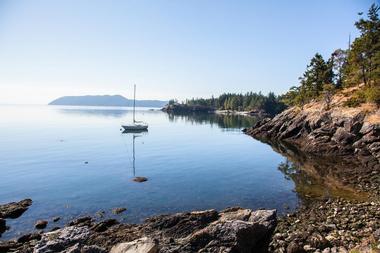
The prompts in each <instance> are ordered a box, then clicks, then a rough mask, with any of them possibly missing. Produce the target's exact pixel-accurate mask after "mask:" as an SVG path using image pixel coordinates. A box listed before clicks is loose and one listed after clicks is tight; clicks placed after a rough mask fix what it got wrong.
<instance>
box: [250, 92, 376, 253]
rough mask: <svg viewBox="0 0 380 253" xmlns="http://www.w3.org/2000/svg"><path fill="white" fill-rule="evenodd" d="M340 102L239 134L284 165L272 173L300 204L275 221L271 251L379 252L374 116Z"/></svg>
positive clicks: (370, 109) (289, 113) (368, 109)
mask: <svg viewBox="0 0 380 253" xmlns="http://www.w3.org/2000/svg"><path fill="white" fill-rule="evenodd" d="M347 97H348V95H347V94H344V93H342V94H338V95H336V96H335V97H334V99H333V102H332V105H331V107H330V108H329V109H328V108H326V105H324V104H323V103H322V102H318V101H316V102H312V103H310V104H307V105H305V106H304V107H303V108H297V107H293V108H290V109H287V110H286V111H284V112H282V113H280V114H278V115H277V116H276V117H274V118H272V119H270V118H266V119H263V120H261V121H258V122H257V123H256V124H255V125H254V126H253V127H251V128H249V129H244V130H243V131H244V132H245V133H246V134H248V135H250V136H252V137H254V138H255V139H258V140H260V141H262V142H265V143H268V144H270V145H271V147H272V148H273V149H274V150H275V151H276V152H279V153H281V154H282V155H284V156H286V157H287V158H288V161H289V163H287V164H282V165H281V166H279V169H280V170H282V171H283V172H284V173H285V175H287V176H288V177H291V178H292V180H293V181H294V182H295V184H296V191H297V193H299V194H300V197H301V199H302V205H301V207H300V208H299V209H298V210H297V211H296V212H295V213H293V214H290V215H288V216H286V217H282V218H280V219H279V221H278V225H277V227H276V231H275V234H274V236H273V237H272V241H271V243H270V247H269V251H270V252H287V253H291V252H294V253H295V252H324V253H329V252H380V202H379V199H380V109H379V108H377V107H376V106H375V105H370V104H367V105H363V106H360V107H357V108H347V107H344V106H342V104H343V103H344V101H345V100H346V99H347ZM305 175H306V176H305ZM314 182H318V184H314ZM315 185H319V187H315ZM342 195H343V196H344V198H340V197H339V196H342Z"/></svg>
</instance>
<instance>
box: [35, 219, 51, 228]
mask: <svg viewBox="0 0 380 253" xmlns="http://www.w3.org/2000/svg"><path fill="white" fill-rule="evenodd" d="M47 224H48V222H47V221H46V220H38V221H37V222H36V224H34V227H35V228H37V229H44V228H46V226H47Z"/></svg>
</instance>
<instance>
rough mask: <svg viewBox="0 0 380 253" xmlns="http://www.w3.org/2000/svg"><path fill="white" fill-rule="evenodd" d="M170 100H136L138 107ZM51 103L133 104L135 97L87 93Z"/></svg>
mask: <svg viewBox="0 0 380 253" xmlns="http://www.w3.org/2000/svg"><path fill="white" fill-rule="evenodd" d="M167 103H168V101H162V100H136V106H137V107H163V106H165V105H166V104H167ZM49 105H73V106H125V107H129V106H133V99H127V98H125V97H123V96H121V95H87V96H64V97H60V98H57V99H55V100H53V101H52V102H50V103H49Z"/></svg>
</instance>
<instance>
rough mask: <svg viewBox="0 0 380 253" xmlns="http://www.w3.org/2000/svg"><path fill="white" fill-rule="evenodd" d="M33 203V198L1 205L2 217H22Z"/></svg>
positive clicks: (0, 212) (0, 215) (0, 216)
mask: <svg viewBox="0 0 380 253" xmlns="http://www.w3.org/2000/svg"><path fill="white" fill-rule="evenodd" d="M31 204H32V200H31V199H24V200H21V201H19V202H11V203H8V204H4V205H0V218H3V219H7V218H11V219H16V218H18V217H20V216H21V215H22V214H23V213H24V212H25V211H26V210H28V207H29V206H30V205H31Z"/></svg>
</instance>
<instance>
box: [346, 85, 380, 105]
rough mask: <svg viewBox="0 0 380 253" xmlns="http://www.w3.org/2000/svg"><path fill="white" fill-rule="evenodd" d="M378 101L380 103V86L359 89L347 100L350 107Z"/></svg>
mask: <svg viewBox="0 0 380 253" xmlns="http://www.w3.org/2000/svg"><path fill="white" fill-rule="evenodd" d="M366 102H367V103H376V104H377V105H380V87H375V86H371V87H365V88H364V89H360V90H357V91H356V92H355V93H354V94H353V95H352V96H351V97H350V98H349V99H348V100H347V101H346V102H345V105H346V106H348V107H357V106H359V105H361V104H362V103H366Z"/></svg>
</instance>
